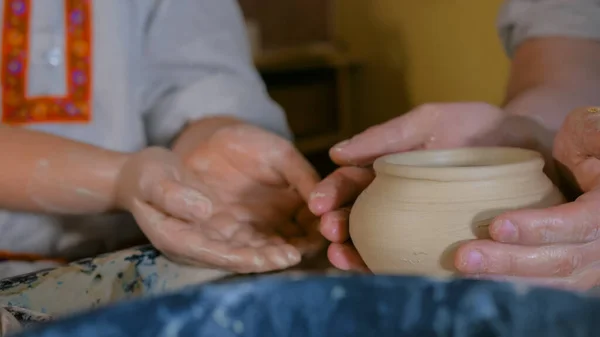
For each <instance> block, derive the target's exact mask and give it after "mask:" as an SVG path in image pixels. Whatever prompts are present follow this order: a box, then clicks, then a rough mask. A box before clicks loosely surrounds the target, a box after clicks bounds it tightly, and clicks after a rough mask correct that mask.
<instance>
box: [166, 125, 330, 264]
mask: <svg viewBox="0 0 600 337" xmlns="http://www.w3.org/2000/svg"><path fill="white" fill-rule="evenodd" d="M173 151H174V152H175V153H177V154H179V155H180V156H181V158H183V161H184V163H185V166H186V167H187V168H188V169H189V170H190V171H191V172H193V173H194V176H195V179H197V180H198V182H199V183H200V184H201V185H202V186H203V190H202V192H203V193H204V195H205V196H206V197H207V198H208V199H209V200H210V203H209V206H210V207H208V208H206V209H207V213H206V214H205V216H204V218H202V219H197V220H196V221H195V222H194V226H196V227H197V230H198V231H201V232H203V233H205V234H206V236H207V241H206V242H205V243H204V244H203V245H202V249H201V250H200V249H198V254H199V255H202V256H206V259H207V261H211V263H212V264H213V265H215V266H220V267H226V268H228V269H230V270H234V271H238V272H261V271H269V270H277V269H284V268H287V267H291V266H293V265H296V264H297V263H299V262H300V260H301V256H302V255H310V254H311V253H316V252H318V251H319V250H320V249H321V248H322V247H323V246H324V243H325V240H324V238H323V237H322V236H321V235H320V233H319V231H318V227H317V224H318V219H317V217H315V216H314V215H313V214H312V213H311V212H310V211H309V210H308V207H307V206H306V202H307V200H308V196H309V194H310V192H311V191H312V189H313V188H314V187H315V186H316V184H317V182H318V181H319V176H318V174H317V173H316V171H315V170H314V169H313V167H312V166H311V165H310V163H309V162H308V161H307V160H306V159H305V158H304V157H303V156H302V155H301V154H300V153H299V152H298V150H297V149H296V148H295V147H294V146H293V144H292V143H291V142H289V141H288V140H286V139H284V138H281V137H279V136H278V135H276V134H273V133H271V132H268V131H266V130H264V129H261V128H259V127H256V126H253V125H250V124H247V123H244V122H241V121H239V120H237V119H234V118H227V117H214V118H207V119H202V120H199V121H197V122H195V123H194V124H191V125H190V126H188V127H187V129H186V130H185V131H184V132H183V134H182V135H181V136H180V137H179V138H178V140H177V141H176V143H175V145H174V146H173Z"/></svg>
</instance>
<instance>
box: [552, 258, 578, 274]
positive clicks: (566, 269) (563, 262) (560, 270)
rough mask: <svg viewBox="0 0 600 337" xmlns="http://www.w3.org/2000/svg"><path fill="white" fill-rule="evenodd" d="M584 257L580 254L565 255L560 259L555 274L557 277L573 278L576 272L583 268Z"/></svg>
mask: <svg viewBox="0 0 600 337" xmlns="http://www.w3.org/2000/svg"><path fill="white" fill-rule="evenodd" d="M582 261H583V256H582V255H581V253H579V252H575V253H572V254H565V256H563V257H562V258H560V259H559V263H558V265H557V267H556V271H555V273H554V275H555V276H562V277H566V276H571V275H572V274H573V273H574V272H575V271H577V270H578V269H579V268H581V265H582Z"/></svg>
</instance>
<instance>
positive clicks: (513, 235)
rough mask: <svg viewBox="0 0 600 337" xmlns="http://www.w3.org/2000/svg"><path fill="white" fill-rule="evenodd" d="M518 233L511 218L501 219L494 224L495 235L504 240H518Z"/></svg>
mask: <svg viewBox="0 0 600 337" xmlns="http://www.w3.org/2000/svg"><path fill="white" fill-rule="evenodd" d="M517 235H518V232H517V227H515V225H513V223H512V222H511V221H510V220H501V221H500V223H499V224H495V226H494V236H496V237H497V238H498V239H499V240H500V241H502V242H516V241H517Z"/></svg>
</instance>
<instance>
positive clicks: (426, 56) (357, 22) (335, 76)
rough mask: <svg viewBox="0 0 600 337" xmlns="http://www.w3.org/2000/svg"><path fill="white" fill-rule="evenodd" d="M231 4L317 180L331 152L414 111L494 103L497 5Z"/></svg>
mask: <svg viewBox="0 0 600 337" xmlns="http://www.w3.org/2000/svg"><path fill="white" fill-rule="evenodd" d="M239 2H240V5H241V7H242V10H243V11H244V15H245V17H246V26H247V28H248V36H249V39H250V41H251V44H252V48H253V53H254V56H255V63H256V65H257V67H258V69H259V71H260V72H261V74H262V76H263V78H264V80H265V82H266V83H267V86H268V88H269V92H270V94H271V96H272V97H273V98H274V99H275V100H276V101H277V102H278V103H279V104H281V105H282V106H283V108H284V109H285V110H286V113H287V115H288V120H289V123H290V126H291V128H292V130H293V132H294V134H295V137H296V144H297V146H298V147H299V148H300V150H301V151H302V152H303V153H304V154H305V155H306V156H307V157H308V158H309V159H310V160H311V162H313V164H314V165H315V166H316V167H317V168H318V170H319V171H320V173H321V174H322V175H325V174H327V173H329V172H331V170H332V169H333V168H334V167H335V166H334V165H333V164H332V163H331V162H330V160H329V157H328V149H329V148H330V147H331V146H332V145H335V143H337V142H338V141H341V140H344V139H346V138H348V137H351V136H352V135H353V134H355V133H357V132H360V131H362V130H364V129H366V128H368V127H369V126H371V125H374V124H378V123H381V122H384V121H386V120H388V119H391V118H393V117H396V116H398V115H401V114H402V113H405V112H407V111H408V110H410V109H411V108H413V107H415V106H417V105H420V104H423V103H427V102H441V101H464V100H468V101H483V102H487V103H491V104H500V103H501V102H502V99H503V93H504V88H505V84H506V80H507V76H508V65H509V63H508V59H507V57H506V56H505V54H504V51H503V50H502V47H501V45H500V41H499V39H498V36H497V33H496V17H497V14H498V10H499V8H500V5H501V4H502V0H487V1H481V0H419V1H415V0H336V1H334V0H239Z"/></svg>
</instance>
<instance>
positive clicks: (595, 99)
mask: <svg viewBox="0 0 600 337" xmlns="http://www.w3.org/2000/svg"><path fill="white" fill-rule="evenodd" d="M589 105H600V43H598V42H595V41H592V40H584V39H574V38H543V39H531V40H528V41H526V42H525V43H523V45H522V46H521V47H520V48H519V49H518V50H517V51H516V53H515V57H514V60H513V64H512V69H511V75H510V80H509V85H508V89H507V96H506V103H505V106H504V108H505V110H506V111H507V113H508V114H509V115H511V116H517V117H525V118H526V119H527V120H531V121H532V122H534V123H535V124H536V127H535V128H537V129H539V130H538V131H540V130H542V131H540V132H529V133H531V134H532V136H534V138H535V142H537V143H538V144H537V145H536V146H538V147H539V149H540V150H544V151H551V149H552V141H553V138H554V137H553V136H554V134H555V133H556V132H557V131H558V129H559V128H560V127H561V125H562V123H563V121H564V119H565V117H566V116H567V114H568V113H569V112H570V111H572V110H573V109H575V108H578V107H581V106H589ZM523 128H524V129H525V130H524V131H525V132H526V133H527V132H528V130H529V128H530V126H526V127H523ZM531 131H533V130H531Z"/></svg>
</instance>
